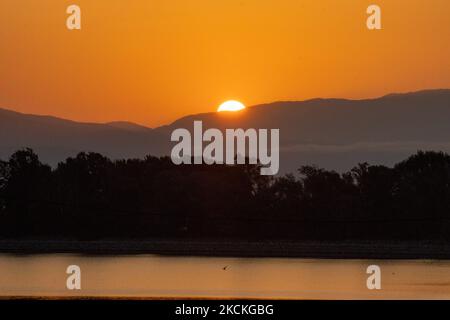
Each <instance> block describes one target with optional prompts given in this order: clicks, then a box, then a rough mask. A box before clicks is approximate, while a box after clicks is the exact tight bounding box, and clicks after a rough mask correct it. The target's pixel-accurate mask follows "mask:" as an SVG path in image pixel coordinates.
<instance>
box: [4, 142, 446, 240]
mask: <svg viewBox="0 0 450 320" xmlns="http://www.w3.org/2000/svg"><path fill="white" fill-rule="evenodd" d="M0 237H3V238H14V239H22V238H38V237H42V238H76V239H83V240H84V239H104V238H127V239H139V238H146V239H148V238H166V239H167V238H216V239H217V238H228V239H229V238H233V239H267V240H269V239H292V240H305V239H308V240H347V239H348V240H352V239H361V240H373V239H380V240H383V239H386V240H391V239H404V240H423V239H429V240H449V239H450V156H449V155H447V154H444V153H441V152H418V153H417V154H415V155H413V156H411V157H410V158H409V159H407V160H405V161H403V162H401V163H399V164H397V165H395V166H394V167H393V168H388V167H385V166H371V165H368V164H360V165H358V166H357V167H355V168H354V169H352V170H351V171H350V172H346V173H344V174H339V173H336V172H334V171H327V170H324V169H320V168H316V167H313V166H305V167H301V168H300V169H299V172H298V174H296V175H286V176H283V177H275V178H274V177H267V176H261V175H260V171H259V168H258V166H254V165H242V166H224V165H213V166H207V165H181V166H176V165H174V164H172V162H171V160H170V158H155V157H150V156H149V157H147V158H146V159H144V160H137V159H133V160H120V161H111V160H110V159H108V158H106V157H104V156H102V155H100V154H96V153H80V154H79V155H78V156H76V157H75V158H69V159H67V160H66V161H65V162H63V163H60V164H59V165H58V166H57V167H56V168H54V169H52V168H51V167H49V166H47V165H45V164H42V163H41V162H40V161H39V159H38V156H37V155H36V154H35V153H34V152H33V151H32V150H30V149H26V150H21V151H18V152H16V153H15V154H13V155H12V156H11V158H10V159H9V160H8V161H0Z"/></svg>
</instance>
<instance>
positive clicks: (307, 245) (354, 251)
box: [0, 239, 450, 260]
mask: <svg viewBox="0 0 450 320" xmlns="http://www.w3.org/2000/svg"><path fill="white" fill-rule="evenodd" d="M0 254H14V255H33V254H85V255H117V256H122V255H123V256H126V255H145V254H150V255H161V256H182V257H195V256H197V257H241V258H305V259H307V258H315V259H393V260H402V259H403V260H404V259H440V260H448V259H450V243H448V242H432V241H426V242H425V241H423V242H405V241H398V242H394V241H365V242H361V241H360V242H356V241H352V242H350V241H346V242H331V241H330V242H317V241H315V242H313V241H308V242H306V241H305V242H293V241H242V240H240V241H231V240H228V241H225V240H223V241H218V240H214V241H212V240H209V241H208V240H203V241H200V240H186V239H184V240H96V241H76V240H0Z"/></svg>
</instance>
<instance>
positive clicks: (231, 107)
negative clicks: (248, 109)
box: [217, 100, 245, 112]
mask: <svg viewBox="0 0 450 320" xmlns="http://www.w3.org/2000/svg"><path fill="white" fill-rule="evenodd" d="M243 109H245V106H244V104H242V103H241V102H239V101H235V100H230V101H226V102H224V103H222V104H221V105H220V106H219V109H217V112H223V111H231V112H234V111H239V110H243Z"/></svg>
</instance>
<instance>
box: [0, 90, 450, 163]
mask: <svg viewBox="0 0 450 320" xmlns="http://www.w3.org/2000/svg"><path fill="white" fill-rule="evenodd" d="M194 120H201V121H203V125H204V128H205V129H206V128H211V127H214V128H219V129H226V128H244V129H246V128H266V129H270V128H279V129H280V142H281V155H280V160H281V170H282V171H283V172H291V171H294V170H295V169H296V168H298V167H299V166H300V165H302V164H317V165H319V166H324V167H327V168H329V169H336V170H347V169H349V168H351V167H352V166H354V165H356V164H357V163H358V162H370V163H374V164H386V165H390V164H392V163H394V162H396V161H400V160H402V159H404V158H405V157H407V156H408V155H410V154H412V153H414V152H415V151H417V150H418V149H426V150H436V149H439V150H443V151H447V152H450V89H439V90H425V91H418V92H411V93H404V94H389V95H386V96H383V97H380V98H375V99H362V100H348V99H312V100H307V101H300V102H296V101H287V102H274V103H269V104H263V105H258V106H253V107H249V108H247V109H246V110H244V111H242V112H238V113H217V112H211V113H203V114H197V115H189V116H186V117H183V118H180V119H178V120H176V121H175V122H173V123H171V124H169V125H166V126H161V127H158V128H155V129H150V128H147V127H145V126H140V125H137V124H133V123H129V122H120V121H119V122H112V123H106V124H98V123H80V122H75V121H70V120H64V119H59V118H55V117H50V116H36V115H28V114H22V113H18V112H14V111H9V110H5V109H0V158H2V159H5V158H7V157H8V156H9V155H10V154H11V153H12V152H13V151H15V150H17V149H20V148H23V147H31V148H33V149H35V150H36V151H37V152H38V154H39V156H40V157H41V158H42V160H43V161H45V162H48V163H51V164H52V165H55V164H57V163H58V162H59V161H61V160H64V159H65V158H66V157H68V156H73V155H75V154H76V153H78V152H80V151H95V152H100V153H102V154H104V155H106V156H109V157H111V158H133V157H139V158H142V157H144V156H145V155H147V154H151V155H155V156H161V155H169V154H170V150H171V147H172V143H170V133H171V132H172V131H173V130H174V129H176V128H187V129H192V127H193V121H194Z"/></svg>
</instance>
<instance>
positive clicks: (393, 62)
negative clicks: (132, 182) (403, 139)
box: [0, 0, 450, 126]
mask: <svg viewBox="0 0 450 320" xmlns="http://www.w3.org/2000/svg"><path fill="white" fill-rule="evenodd" d="M372 3H376V4H378V5H380V6H381V9H382V26H383V30H378V31H370V30H368V29H367V28H366V18H367V14H366V8H367V7H368V5H370V4H372ZM70 4H78V5H79V6H80V7H81V10H82V30H79V31H78V30H77V31H69V30H68V29H67V28H66V18H67V16H68V15H67V14H66V8H67V6H68V5H70ZM449 57H450V1H448V0H386V1H381V0H371V1H365V0H320V1H319V0H170V1H168V0H71V1H65V0H0V107H3V108H8V109H13V110H18V111H21V112H28V113H37V114H51V115H55V116H59V117H65V118H70V119H74V120H82V121H95V122H105V121H111V120H129V121H134V122H138V123H142V124H145V125H150V126H156V125H159V124H164V123H167V122H170V121H172V120H174V119H176V118H178V117H180V116H183V115H186V114H191V113H199V112H207V111H213V110H215V109H216V108H217V106H218V105H219V104H220V103H221V102H223V101H224V100H228V99H236V100H240V101H242V102H244V103H245V104H247V105H252V104H257V103H264V102H271V101H275V100H302V99H308V98H313V97H348V98H362V97H374V96H378V95H383V94H385V93H389V92H403V91H413V90H418V89H425V88H444V87H445V88H449V87H450V59H449Z"/></svg>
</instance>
